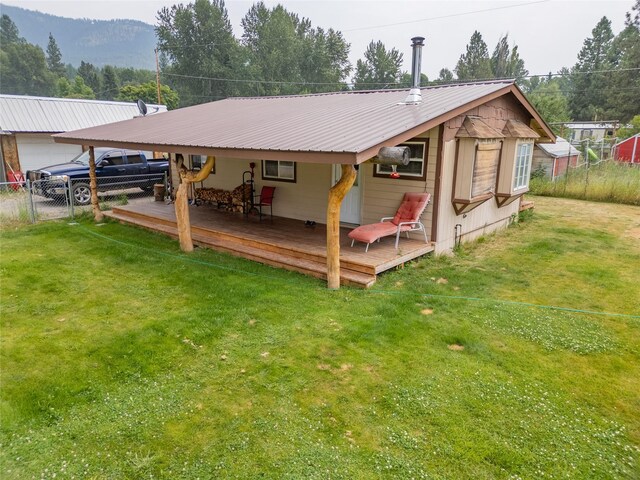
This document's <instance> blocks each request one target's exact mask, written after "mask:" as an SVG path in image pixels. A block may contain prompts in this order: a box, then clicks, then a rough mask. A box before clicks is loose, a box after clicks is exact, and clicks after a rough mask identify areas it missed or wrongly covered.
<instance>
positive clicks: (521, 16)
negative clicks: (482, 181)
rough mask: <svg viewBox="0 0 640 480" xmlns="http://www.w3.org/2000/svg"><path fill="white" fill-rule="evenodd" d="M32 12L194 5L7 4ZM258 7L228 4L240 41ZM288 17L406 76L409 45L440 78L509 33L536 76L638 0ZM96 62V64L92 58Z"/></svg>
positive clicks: (572, 58) (457, 5)
mask: <svg viewBox="0 0 640 480" xmlns="http://www.w3.org/2000/svg"><path fill="white" fill-rule="evenodd" d="M3 2H4V3H6V4H8V5H15V6H18V7H22V8H27V9H30V10H39V11H41V12H44V13H50V14H53V15H59V16H63V17H72V18H93V19H103V20H109V19H114V18H130V19H136V20H141V21H143V22H146V23H150V24H152V25H153V24H155V22H156V12H157V11H158V10H159V9H160V8H162V7H163V6H171V5H173V4H175V3H189V2H188V1H184V2H178V1H169V0H126V1H122V0H81V1H76V0H63V1H61V0H3ZM253 3H254V2H253V1H239V0H227V2H226V5H227V9H228V11H229V17H230V19H231V22H232V25H233V28H234V31H235V34H236V36H237V37H240V35H241V34H242V29H241V27H240V20H241V19H242V17H243V16H244V15H245V14H246V12H247V10H248V9H249V7H250V6H251V5H252V4H253ZM265 3H266V4H267V5H269V6H273V5H275V4H277V3H281V4H283V5H284V6H285V7H286V8H287V9H288V10H289V11H292V12H295V13H297V14H298V15H300V16H304V17H308V18H309V19H310V20H311V22H312V24H313V25H314V26H320V27H323V28H329V27H332V28H334V29H336V30H340V31H342V32H343V34H344V36H345V38H346V40H347V41H348V42H349V43H350V44H351V54H350V57H351V61H352V63H353V64H354V65H355V62H356V60H357V59H358V58H362V56H363V53H364V50H365V48H366V46H367V44H368V43H369V42H370V41H371V40H382V41H383V42H384V44H385V45H386V46H387V47H388V48H391V47H395V48H397V49H398V50H400V51H401V52H402V53H403V55H404V60H405V61H404V65H403V69H404V70H410V68H411V47H410V44H411V41H410V38H411V37H414V36H423V37H426V46H425V48H424V49H423V61H422V71H423V73H425V74H427V75H428V76H429V78H436V77H437V75H438V72H439V70H440V68H442V67H447V68H449V69H451V70H453V68H454V67H455V64H456V62H457V61H458V58H459V57H460V55H461V54H462V53H464V51H465V46H466V45H467V43H468V42H469V39H470V38H471V35H472V33H473V32H474V30H479V31H480V33H481V34H482V37H483V38H484V40H485V42H486V43H487V45H488V47H489V53H490V54H491V52H492V51H493V48H494V47H495V45H496V43H497V41H498V39H499V38H500V37H501V36H502V35H504V34H509V41H510V43H511V44H514V43H515V44H516V45H518V48H519V51H520V56H521V58H523V59H524V61H525V66H526V68H527V69H528V70H529V72H530V73H531V74H544V73H548V72H550V71H551V72H556V71H557V70H558V69H560V68H562V67H570V66H572V65H573V64H574V63H575V62H576V56H577V54H578V52H579V51H580V48H581V47H582V43H583V41H584V39H585V38H587V37H588V36H590V35H591V30H592V29H593V27H594V26H595V25H596V23H597V22H598V21H599V20H600V18H602V17H603V16H607V17H608V18H609V20H611V22H612V28H613V31H614V33H618V32H619V31H620V30H621V29H622V28H623V26H624V18H625V12H627V11H630V10H631V7H632V6H633V3H634V2H633V0H608V1H600V0H594V1H584V0H580V1H579V0H569V1H567V0H516V1H511V0H499V1H462V0H461V1H451V0H449V1H443V0H439V1H435V0H420V1H365V0H340V1H323V0H281V1H279V2H278V1H270V0H266V1H265ZM88 60H89V61H90V59H88Z"/></svg>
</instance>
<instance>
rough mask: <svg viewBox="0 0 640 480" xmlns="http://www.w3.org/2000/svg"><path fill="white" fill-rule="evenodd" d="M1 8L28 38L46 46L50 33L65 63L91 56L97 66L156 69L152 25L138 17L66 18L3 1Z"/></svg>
mask: <svg viewBox="0 0 640 480" xmlns="http://www.w3.org/2000/svg"><path fill="white" fill-rule="evenodd" d="M0 10H1V12H2V14H5V15H8V16H9V17H11V20H13V22H14V23H15V24H16V26H17V27H18V29H19V30H20V35H21V36H22V37H24V38H25V39H26V40H27V42H29V43H33V44H36V45H39V46H40V47H42V49H43V50H44V49H46V48H47V42H48V41H49V33H51V34H52V35H53V36H54V37H55V39H56V41H57V43H58V46H59V47H60V50H61V51H62V52H63V53H64V57H63V62H64V63H70V64H72V65H74V66H75V67H77V66H79V65H80V62H81V61H82V60H85V61H86V60H90V61H91V63H92V64H93V65H95V66H97V67H102V66H104V65H114V66H118V67H134V68H146V69H155V57H154V53H153V50H154V48H155V44H156V39H155V33H154V30H153V25H148V24H146V23H143V22H139V21H136V20H109V21H105V20H90V19H73V18H64V17H57V16H54V15H48V14H45V13H40V12H36V11H33V10H25V9H23V8H19V7H12V6H9V5H4V4H0ZM125 14H126V12H123V15H125Z"/></svg>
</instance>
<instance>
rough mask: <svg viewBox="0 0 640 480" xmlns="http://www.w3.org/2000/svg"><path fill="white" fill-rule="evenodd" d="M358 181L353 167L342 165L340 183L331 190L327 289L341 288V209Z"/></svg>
mask: <svg viewBox="0 0 640 480" xmlns="http://www.w3.org/2000/svg"><path fill="white" fill-rule="evenodd" d="M355 180H356V169H355V168H354V167H353V165H342V175H341V177H340V180H339V181H338V183H336V184H335V185H334V186H333V187H331V189H330V190H329V202H328V205H327V287H328V288H330V289H332V290H336V289H338V288H340V207H341V205H342V200H343V199H344V197H345V195H346V194H347V192H349V189H350V188H351V186H352V185H353V182H354V181H355Z"/></svg>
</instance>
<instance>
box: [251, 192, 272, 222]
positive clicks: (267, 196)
mask: <svg viewBox="0 0 640 480" xmlns="http://www.w3.org/2000/svg"><path fill="white" fill-rule="evenodd" d="M275 190H276V187H267V186H264V187H262V189H261V190H260V195H256V197H255V199H254V202H253V206H254V207H256V208H257V209H258V214H259V215H260V220H262V209H263V208H267V207H269V215H270V217H271V221H273V195H274V193H275Z"/></svg>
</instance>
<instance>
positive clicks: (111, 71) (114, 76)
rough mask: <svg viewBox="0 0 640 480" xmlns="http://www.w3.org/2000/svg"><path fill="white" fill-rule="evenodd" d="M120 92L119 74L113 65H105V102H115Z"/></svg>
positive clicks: (103, 71)
mask: <svg viewBox="0 0 640 480" xmlns="http://www.w3.org/2000/svg"><path fill="white" fill-rule="evenodd" d="M119 92H120V81H119V80H118V73H117V72H116V70H115V68H113V67H112V66H111V65H105V66H104V67H103V68H102V95H101V98H103V99H105V100H113V99H115V98H116V97H117V96H118V93H119Z"/></svg>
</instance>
